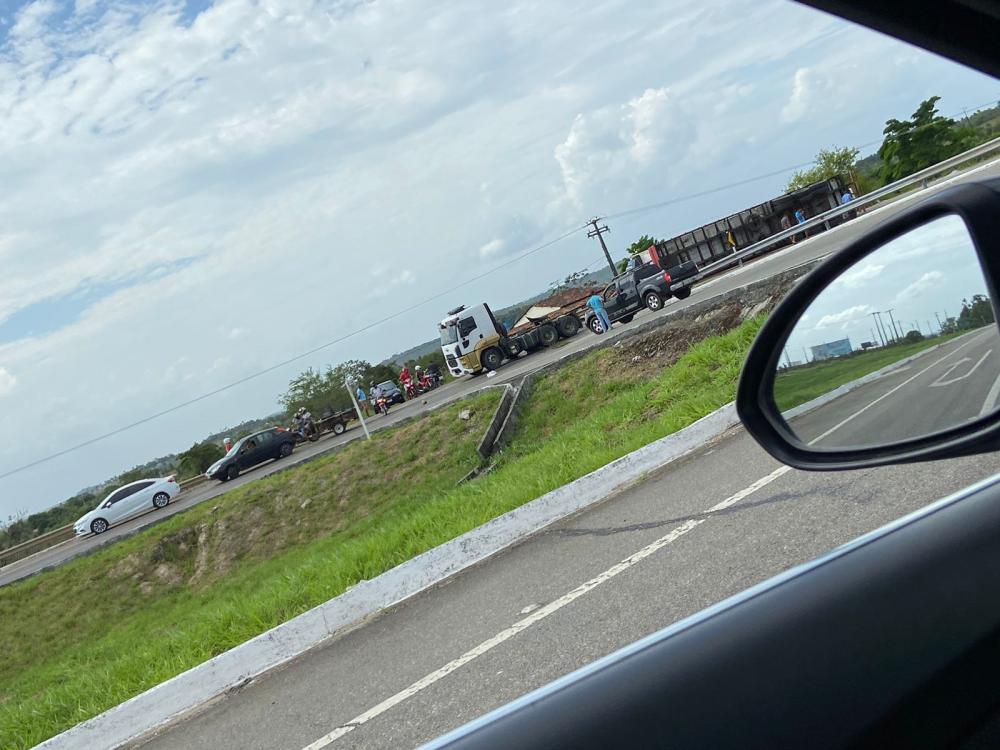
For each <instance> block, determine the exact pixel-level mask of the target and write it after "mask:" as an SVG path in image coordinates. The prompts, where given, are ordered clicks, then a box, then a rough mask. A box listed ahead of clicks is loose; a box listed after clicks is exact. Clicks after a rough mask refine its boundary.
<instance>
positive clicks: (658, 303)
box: [642, 292, 663, 312]
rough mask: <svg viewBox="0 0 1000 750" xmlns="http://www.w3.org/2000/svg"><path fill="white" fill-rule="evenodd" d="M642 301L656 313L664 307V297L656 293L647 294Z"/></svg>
mask: <svg viewBox="0 0 1000 750" xmlns="http://www.w3.org/2000/svg"><path fill="white" fill-rule="evenodd" d="M642 301H643V302H645V303H646V307H647V308H649V309H650V310H652V311H653V312H656V311H657V310H659V309H660V308H662V307H663V297H661V296H660V295H659V294H657V293H656V292H646V295H645V296H644V297H643V298H642Z"/></svg>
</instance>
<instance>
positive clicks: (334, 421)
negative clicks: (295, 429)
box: [316, 406, 358, 435]
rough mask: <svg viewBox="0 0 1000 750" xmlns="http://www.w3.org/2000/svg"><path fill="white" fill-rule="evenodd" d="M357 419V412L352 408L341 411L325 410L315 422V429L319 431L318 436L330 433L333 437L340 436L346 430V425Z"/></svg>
mask: <svg viewBox="0 0 1000 750" xmlns="http://www.w3.org/2000/svg"><path fill="white" fill-rule="evenodd" d="M357 418H358V412H357V410H355V409H354V407H353V406H352V407H351V408H350V409H344V410H343V411H334V410H333V409H326V410H325V411H324V412H323V415H322V416H321V417H320V418H319V419H317V420H316V428H317V429H318V430H319V432H320V434H322V433H324V432H332V433H333V434H334V435H341V434H343V432H344V430H346V429H347V423H348V422H350V421H351V420H354V419H357Z"/></svg>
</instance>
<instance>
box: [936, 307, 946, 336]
mask: <svg viewBox="0 0 1000 750" xmlns="http://www.w3.org/2000/svg"><path fill="white" fill-rule="evenodd" d="M934 317H935V318H937V322H938V333H941V331H943V330H944V326H943V325H941V316H940V315H938V314H937V310H935V311H934Z"/></svg>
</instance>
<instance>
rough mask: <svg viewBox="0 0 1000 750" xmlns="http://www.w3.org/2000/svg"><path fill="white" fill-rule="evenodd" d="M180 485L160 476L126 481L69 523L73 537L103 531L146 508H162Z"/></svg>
mask: <svg viewBox="0 0 1000 750" xmlns="http://www.w3.org/2000/svg"><path fill="white" fill-rule="evenodd" d="M180 491H181V487H180V485H179V484H177V480H176V479H175V478H174V477H172V476H170V477H164V478H162V479H140V480H139V481H138V482H132V483H131V484H126V485H125V486H124V487H119V488H118V489H117V490H115V491H114V492H112V493H111V494H110V495H108V496H107V497H106V498H104V500H102V501H101V503H100V505H98V506H97V507H96V508H94V509H93V510H92V511H90V512H89V513H88V514H87V515H85V516H82V517H81V518H79V519H78V520H77V522H76V523H75V524H73V528H74V529H75V530H76V535H77V536H83V535H85V534H89V533H91V532H93V533H94V534H103V533H104V532H105V531H107V530H108V529H109V528H110V527H111V526H113V525H114V524H116V523H119V522H120V521H124V520H125V519H127V518H131V517H132V516H135V515H138V514H139V513H142V512H143V511H145V510H149V509H150V508H165V507H166V506H167V503H169V502H170V501H171V500H172V499H173V498H174V496H175V495H177V493H178V492H180Z"/></svg>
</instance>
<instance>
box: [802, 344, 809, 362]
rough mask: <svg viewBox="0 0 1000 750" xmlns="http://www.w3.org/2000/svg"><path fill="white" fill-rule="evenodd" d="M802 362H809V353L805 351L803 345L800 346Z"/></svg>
mask: <svg viewBox="0 0 1000 750" xmlns="http://www.w3.org/2000/svg"><path fill="white" fill-rule="evenodd" d="M802 364H804V365H808V364H809V355H808V354H807V353H806V348H805V347H804V346H803V347H802Z"/></svg>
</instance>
